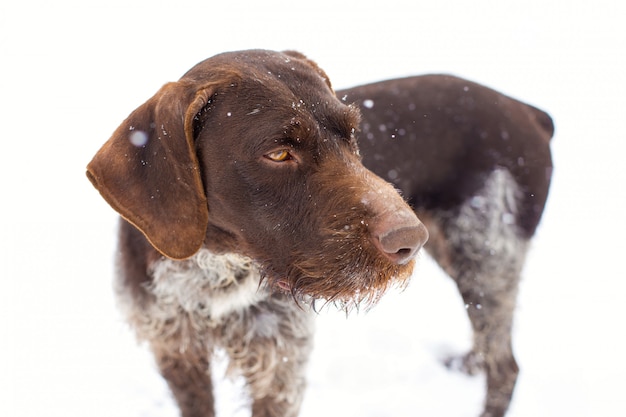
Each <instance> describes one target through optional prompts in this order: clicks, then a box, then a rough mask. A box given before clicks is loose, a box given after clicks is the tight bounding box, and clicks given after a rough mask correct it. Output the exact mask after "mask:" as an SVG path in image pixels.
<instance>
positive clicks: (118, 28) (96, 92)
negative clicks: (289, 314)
mask: <svg viewBox="0 0 626 417" xmlns="http://www.w3.org/2000/svg"><path fill="white" fill-rule="evenodd" d="M170 3H171V4H170ZM624 16H626V6H624V5H623V4H622V3H620V2H617V1H615V0H612V1H610V0H598V1H595V2H583V1H578V0H574V1H569V2H558V1H549V0H548V1H545V0H530V1H524V2H521V1H515V2H514V1H511V2H508V1H506V2H505V1H495V0H475V1H472V2H465V1H449V2H432V1H422V0H417V1H414V2H408V1H396V0H388V1H385V2H382V3H379V4H376V5H373V4H370V3H367V2H364V1H362V0H359V1H356V0H348V1H344V2H339V1H329V0H318V1H316V2H302V3H298V2H293V1H278V0H266V1H264V2H249V3H245V2H237V1H232V2H219V4H218V2H210V1H188V0H179V1H176V2H167V1H120V0H107V1H94V2H84V1H82V2H81V1H72V0H59V1H56V2H50V1H43V0H34V1H30V2H17V1H15V0H13V1H4V2H3V3H2V4H1V5H0V123H1V132H2V150H1V151H0V155H1V156H0V158H1V159H2V162H1V163H0V190H1V195H2V197H1V199H2V200H1V201H2V204H1V207H2V216H1V219H0V265H2V272H0V318H1V320H2V325H0V415H2V416H19V417H22V416H25V417H26V416H27V417H31V416H33V417H34V416H64V417H73V416H85V415H89V416H119V417H139V416H158V417H160V416H163V417H165V416H169V417H172V416H175V415H176V410H175V408H174V406H173V403H172V401H171V399H170V398H169V394H168V392H167V389H166V387H165V385H164V383H163V382H162V381H161V379H160V377H159V376H158V374H157V373H156V372H155V370H154V366H153V364H152V360H151V357H150V356H149V355H148V354H147V353H146V351H145V349H144V348H142V347H137V345H136V344H135V342H134V340H133V337H132V336H131V335H130V333H129V331H128V330H127V328H126V326H125V325H124V324H123V323H122V322H121V320H120V319H119V316H118V314H117V311H116V309H115V306H114V302H113V298H112V294H111V287H110V285H111V284H110V283H111V275H112V252H113V249H114V242H115V221H116V217H115V215H114V213H113V212H112V210H111V209H109V207H108V206H107V205H106V204H105V203H104V201H103V200H101V198H100V197H99V195H98V193H97V192H96V191H95V190H93V189H92V188H91V186H90V184H89V183H88V181H87V180H86V178H85V177H84V167H85V165H86V164H87V162H88V161H89V160H90V158H91V156H92V155H93V154H94V153H95V151H96V150H97V149H98V148H99V147H100V145H101V144H102V143H103V142H104V141H105V140H106V139H108V137H109V135H110V134H111V132H112V131H113V130H114V129H115V128H116V127H117V126H118V124H119V123H120V122H121V121H122V120H123V119H124V118H125V117H126V116H127V115H128V113H129V112H130V111H131V110H133V109H134V108H135V107H137V106H138V105H139V104H141V103H143V101H144V100H146V99H147V98H148V97H149V96H151V95H152V94H153V93H154V92H155V91H156V90H157V89H158V88H159V87H160V86H161V85H162V84H163V83H164V82H166V81H171V80H175V79H177V78H179V77H180V76H181V75H182V74H183V73H184V72H185V71H186V70H187V69H188V68H189V67H191V66H192V65H194V64H195V63H196V62H198V61H200V60H202V59H204V58H206V57H208V56H211V55H214V54H216V53H219V52H223V51H227V50H235V49H247V48H256V47H261V48H267V49H279V50H280V49H298V50H301V51H303V52H305V53H306V54H308V55H309V56H310V57H312V58H314V59H315V60H317V61H318V63H319V64H320V65H321V66H322V67H323V68H324V69H325V70H326V71H327V72H328V73H329V75H330V76H331V79H332V81H333V82H334V85H335V86H336V87H337V88H341V87H348V86H352V85H356V84H360V83H363V82H368V81H374V80H379V79H384V78H391V77H396V76H404V75H410V74H422V73H428V72H447V73H453V74H456V75H460V76H464V77H466V78H470V79H472V80H475V81H478V82H481V83H484V84H487V85H489V86H492V87H494V88H496V89H499V90H500V91H503V92H505V93H507V94H510V95H513V96H515V97H517V98H519V99H522V100H524V101H527V102H530V103H532V104H535V105H537V106H539V107H541V108H543V109H545V110H547V111H548V112H550V114H551V115H552V116H553V117H554V120H555V123H556V127H557V131H556V136H555V138H554V142H553V152H554V160H555V165H556V171H555V176H554V182H553V188H552V193H551V196H550V200H549V202H548V207H547V212H546V215H545V217H544V219H543V222H542V225H541V227H540V230H539V232H538V235H537V238H536V240H535V243H534V246H533V250H532V252H531V254H530V257H529V259H528V262H527V267H526V270H525V273H524V281H523V284H522V287H521V294H520V298H519V308H518V314H517V320H516V327H515V332H514V334H515V350H516V353H517V357H518V362H519V363H520V366H521V369H522V370H521V376H520V379H519V384H518V388H517V391H516V395H515V399H514V402H513V404H512V408H511V412H510V416H511V417H516V416H517V417H526V416H568V417H583V416H591V415H593V416H618V415H626V397H624V395H623V390H624V388H625V387H626V365H624V361H623V355H624V352H626V330H625V329H626V327H625V326H624V319H625V318H626V307H625V306H626V303H625V302H624V299H623V298H624V293H625V292H626V291H625V290H626V280H625V278H626V266H625V264H626V263H625V262H624V261H623V259H622V257H623V256H624V254H623V252H624V250H625V249H626V245H625V244H624V235H625V234H626V222H625V221H624V217H625V215H624V209H623V207H624V206H625V205H626V186H625V185H624V180H626V165H625V164H624V162H623V160H624V154H625V151H626V133H625V130H624V128H623V124H624V118H625V112H626V106H625V105H624V101H625V98H626V83H625V82H624V74H626V53H625V52H626V29H624V25H623V18H624ZM317 327H318V333H317V341H316V349H315V351H314V355H313V358H312V360H311V364H310V368H309V375H310V384H309V389H308V393H307V397H306V400H305V403H304V405H303V409H302V416H304V417H313V416H327V415H328V416H334V415H342V416H346V417H350V416H355V417H357V416H358V417H369V416H372V417H383V416H394V417H404V416H407V417H408V416H417V415H423V416H450V417H460V416H470V417H471V416H476V415H477V414H478V411H479V409H480V406H481V401H482V396H483V385H482V384H483V381H482V379H481V378H480V377H475V378H469V377H466V376H464V375H461V374H458V373H455V372H450V371H448V370H446V369H445V368H444V367H443V366H441V364H440V359H441V358H442V357H446V356H447V355H449V354H454V353H462V352H463V351H464V350H465V349H467V348H468V347H469V345H470V333H469V326H468V323H467V321H466V319H465V315H464V311H463V308H462V304H461V301H460V298H459V297H458V295H457V293H456V291H455V289H454V287H453V285H452V283H451V282H450V281H449V280H448V279H447V278H445V277H444V276H443V275H442V274H441V273H440V272H439V270H438V269H437V268H436V266H434V265H433V264H432V262H431V261H430V260H429V259H428V258H423V259H422V260H421V262H420V266H419V268H418V270H417V271H416V273H415V275H414V277H413V280H412V282H411V284H410V286H409V288H408V289H407V290H406V291H404V292H403V293H398V292H393V293H390V294H389V295H388V296H387V297H386V298H385V299H384V300H383V301H382V302H381V304H380V305H379V306H377V308H375V309H374V310H373V311H371V312H369V313H367V314H360V315H353V316H350V317H349V318H346V317H345V316H344V315H343V314H341V313H339V312H336V311H333V310H330V311H324V312H323V313H322V314H321V315H320V318H319V320H318V325H317ZM216 371H217V372H216V373H218V374H219V373H220V366H219V365H218V366H217V369H216ZM235 385H236V384H235ZM218 399H219V401H220V411H221V414H220V415H221V416H231V415H238V416H239V415H245V413H244V412H243V409H242V402H241V399H240V398H239V397H238V396H237V395H236V390H234V389H233V387H232V386H231V385H226V386H225V387H223V388H222V389H221V390H220V393H219V395H218Z"/></svg>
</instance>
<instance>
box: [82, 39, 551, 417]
mask: <svg viewBox="0 0 626 417" xmlns="http://www.w3.org/2000/svg"><path fill="white" fill-rule="evenodd" d="M334 94H335V93H334V92H333V90H332V88H331V86H330V82H329V81H328V77H327V76H326V74H325V73H324V72H323V71H322V70H321V69H320V68H319V67H318V66H317V65H316V64H315V63H313V62H312V61H310V60H308V59H306V57H304V56H303V55H302V54H299V53H295V52H287V53H277V52H272V51H258V50H257V51H239V52H231V53H225V54H221V55H218V56H215V57H212V58H209V59H208V60H206V61H203V62H201V63H200V64H198V65H196V66H195V67H193V68H192V69H191V70H190V71H189V72H187V74H185V75H184V76H183V77H182V78H181V79H180V80H179V81H178V82H174V83H168V84H166V85H165V86H164V87H163V88H161V89H160V90H159V91H158V92H157V93H156V94H155V95H154V96H153V97H152V98H150V99H149V100H148V101H146V103H144V104H143V105H141V106H140V107H139V108H137V109H136V110H135V111H134V112H133V113H131V115H130V116H129V117H128V118H127V119H126V120H125V121H124V122H123V123H122V124H121V125H120V126H119V127H118V129H117V130H116V131H115V132H114V134H113V136H112V137H111V138H110V139H109V141H107V143H105V144H104V146H103V147H102V148H101V149H100V151H99V152H98V153H97V154H96V156H95V157H94V158H93V160H92V161H91V163H90V164H89V166H88V177H89V179H90V180H91V181H92V183H93V184H94V186H95V187H96V188H97V189H98V190H99V191H100V193H101V194H102V196H103V197H104V198H105V199H106V201H107V202H109V204H111V206H112V207H113V208H115V209H116V210H117V211H118V212H119V213H120V214H121V215H122V217H123V219H124V220H122V222H121V225H120V239H119V252H118V255H119V258H118V267H119V271H118V277H117V293H118V296H119V299H120V304H121V306H122V308H123V310H124V311H125V313H126V316H127V318H128V320H129V322H130V323H131V324H132V325H133V327H134V328H135V330H136V332H137V334H138V336H139V338H140V339H142V340H147V341H148V342H149V344H150V347H151V348H152V350H153V352H154V356H155V358H156V361H157V364H158V366H159V369H160V371H161V374H162V375H163V377H164V378H165V379H166V381H167V382H168V384H169V386H170V388H171V390H172V393H173V394H174V397H175V398H176V400H177V402H178V405H179V407H180V410H181V413H182V415H183V416H184V417H212V416H214V412H215V411H214V408H213V405H214V399H213V391H212V379H211V376H210V375H209V369H210V366H209V365H210V362H211V360H212V354H213V352H214V351H215V349H216V348H220V349H223V350H225V352H226V353H227V355H228V359H229V360H230V368H229V369H230V371H231V372H237V373H239V374H241V375H242V376H243V377H244V378H245V379H246V381H247V383H248V384H247V387H248V390H249V393H250V398H251V400H252V403H251V408H252V414H253V416H254V417H294V416H296V415H297V413H298V409H299V405H300V402H301V400H302V395H303V392H304V385H305V380H304V373H305V364H306V361H307V358H308V355H309V352H310V349H311V337H312V326H311V313H310V311H309V310H308V307H307V306H308V305H309V303H308V301H311V300H314V299H323V300H326V301H332V302H336V303H337V304H339V305H341V306H342V307H344V308H346V309H350V308H352V307H355V306H358V305H360V304H364V305H367V306H370V305H372V304H373V303H375V302H376V301H378V299H379V298H380V297H381V296H382V294H383V293H384V292H385V290H386V289H387V288H389V287H390V286H392V285H400V286H401V285H404V284H405V283H406V280H407V279H408V277H409V276H410V274H411V271H412V267H413V262H414V261H413V259H414V257H415V256H416V254H417V252H418V251H419V250H420V249H421V247H422V245H424V243H425V242H426V240H427V239H428V232H427V231H426V229H425V227H424V225H423V224H422V223H421V222H420V220H419V219H418V218H417V217H416V215H415V213H414V212H413V210H414V211H415V212H416V213H418V214H419V215H420V217H422V219H423V220H424V221H425V222H426V223H427V224H428V227H429V228H430V234H431V241H430V243H429V244H428V245H427V247H426V249H427V250H428V251H429V252H430V253H431V254H433V256H434V258H435V259H436V260H437V261H438V262H439V264H440V265H442V267H443V268H444V269H445V270H446V272H448V274H450V276H451V277H452V278H453V279H454V280H455V281H456V283H457V285H458V288H459V290H460V292H461V294H462V296H463V299H464V300H465V303H466V305H467V311H468V314H469V317H470V320H471V322H472V326H473V329H474V345H473V349H472V351H471V352H470V353H469V354H468V355H467V356H465V357H464V358H463V359H462V360H461V361H460V364H461V367H462V368H463V369H465V370H466V371H468V372H474V371H476V370H479V369H480V370H484V371H485V372H486V374H487V395H486V400H485V408H484V412H483V417H502V416H503V415H504V414H505V412H506V410H507V408H508V404H509V402H510V400H511V396H512V394H513V388H514V385H515V381H516V378H517V374H518V368H517V364H516V362H515V359H514V357H513V353H512V349H511V326H512V322H513V310H514V308H515V297H516V293H517V285H518V282H519V278H520V271H521V268H522V265H523V261H524V257H525V254H526V251H527V248H528V242H529V240H530V238H531V237H532V236H533V234H534V233H535V230H536V227H537V225H538V223H539V220H540V218H541V214H542V212H543V208H544V205H545V202H546V199H547V195H548V189H549V184H550V174H551V171H552V163H551V156H550V149H549V140H550V137H551V136H552V134H553V131H554V126H553V125H552V121H551V119H550V117H549V116H548V115H547V114H546V113H544V112H542V111H540V110H538V109H536V108H534V107H532V106H528V105H526V104H524V103H521V102H519V101H516V100H513V99H511V98H509V97H506V96H504V95H502V94H500V93H498V92H496V91H493V90H490V89H488V88H486V87H483V86H480V85H477V84H473V83H470V82H469V81H466V80H462V79H458V78H455V77H449V76H437V75H433V76H424V77H410V78H406V79H398V80H389V81H384V82H380V83H375V84H371V85H366V86H360V87H355V88H353V89H349V90H344V91H339V92H337V93H336V94H337V96H338V97H341V100H339V99H337V97H335V95H334ZM345 101H347V103H344V102H345ZM350 103H353V104H350ZM359 105H361V108H360V111H359V109H358V106H359ZM361 115H362V119H363V124H362V127H363V138H364V140H362V141H361V142H360V143H358V144H357V137H356V135H357V133H356V132H358V130H359V129H358V128H359V122H360V120H361V118H360V116H361ZM376 127H378V128H376ZM138 133H139V134H140V135H141V139H142V140H141V141H138V140H137V137H136V135H137V134H138ZM129 139H130V140H129ZM359 149H360V152H359ZM370 170H371V171H370ZM383 178H388V179H389V180H390V181H391V182H392V183H394V185H395V187H398V188H399V189H400V190H401V191H402V194H403V197H404V198H406V199H407V200H408V201H409V202H410V203H411V205H412V208H411V207H409V206H408V205H407V203H406V202H405V200H404V199H403V197H401V196H400V195H399V194H398V192H397V190H396V189H395V188H394V186H392V185H391V184H389V183H387V182H386V181H385V180H383ZM412 209H413V210H412ZM294 298H295V299H296V301H307V302H294ZM453 362H454V361H450V364H453Z"/></svg>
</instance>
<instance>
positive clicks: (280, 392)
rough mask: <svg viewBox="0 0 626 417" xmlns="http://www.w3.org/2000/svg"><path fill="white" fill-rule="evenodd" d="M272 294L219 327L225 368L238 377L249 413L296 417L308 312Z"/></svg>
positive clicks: (309, 337) (285, 297)
mask: <svg viewBox="0 0 626 417" xmlns="http://www.w3.org/2000/svg"><path fill="white" fill-rule="evenodd" d="M307 310H308V307H307V306H305V305H302V306H299V305H298V304H297V303H296V302H295V301H294V300H293V298H292V297H291V295H285V294H273V295H270V296H269V297H268V298H267V299H266V300H264V301H262V302H260V303H258V304H255V305H254V306H251V307H250V308H249V309H247V310H246V311H245V312H242V313H240V314H236V315H233V317H231V320H235V321H233V322H230V323H227V324H226V325H225V326H224V329H225V331H226V332H227V334H225V335H224V336H225V337H226V340H228V341H229V346H226V351H227V352H228V356H229V358H230V366H229V369H230V370H232V371H234V372H237V373H240V374H242V375H243V377H244V378H245V380H246V382H247V386H248V389H249V393H250V397H251V399H252V416H253V417H295V416H297V415H298V413H299V410H300V405H301V403H302V398H303V395H304V391H305V387H306V381H305V376H306V375H305V374H306V369H305V368H306V364H307V362H308V358H309V354H310V352H311V345H312V337H313V320H312V318H313V317H312V313H311V312H310V311H307Z"/></svg>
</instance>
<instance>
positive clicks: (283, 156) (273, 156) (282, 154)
mask: <svg viewBox="0 0 626 417" xmlns="http://www.w3.org/2000/svg"><path fill="white" fill-rule="evenodd" d="M265 157H266V158H267V159H269V160H271V161H274V162H284V161H288V160H290V159H292V156H291V154H290V153H289V152H288V151H286V150H284V149H282V150H280V151H276V152H270V153H268V154H266V155H265Z"/></svg>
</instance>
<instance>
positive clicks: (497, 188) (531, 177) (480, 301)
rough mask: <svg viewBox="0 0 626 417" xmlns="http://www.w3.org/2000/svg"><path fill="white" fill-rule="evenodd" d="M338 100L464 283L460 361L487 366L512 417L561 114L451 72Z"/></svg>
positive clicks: (492, 389)
mask: <svg viewBox="0 0 626 417" xmlns="http://www.w3.org/2000/svg"><path fill="white" fill-rule="evenodd" d="M337 95H338V97H341V98H342V99H343V100H344V101H346V102H349V103H353V102H354V103H356V104H358V105H359V106H360V107H361V113H362V119H363V122H362V124H361V129H362V133H361V134H360V138H359V147H360V150H361V154H362V156H363V164H364V165H365V166H366V167H368V168H369V169H371V170H372V171H374V172H375V173H376V174H378V175H380V176H381V177H383V178H385V179H387V180H389V181H391V182H393V183H394V184H395V185H396V186H397V187H398V188H399V189H400V190H402V193H403V195H404V197H405V198H407V199H408V201H409V203H410V204H411V206H412V207H413V208H414V209H415V211H416V213H417V214H418V216H419V217H420V219H421V220H422V221H424V223H425V224H426V226H427V228H428V230H429V232H430V240H429V242H428V244H427V245H426V247H425V249H426V250H427V251H428V252H429V253H430V254H431V255H432V256H433V257H434V258H435V260H436V261H437V262H438V263H439V265H441V266H442V267H443V269H444V270H445V271H446V272H447V273H448V274H449V275H450V276H451V277H452V278H453V279H454V280H455V282H456V283H457V286H458V288H459V291H460V293H461V295H462V297H463V300H464V301H465V305H466V308H467V312H468V315H469V318H470V321H471V324H472V327H473V330H474V346H473V349H472V351H471V352H470V353H469V354H468V355H467V356H465V357H464V358H462V360H461V361H460V366H461V367H462V368H463V369H464V370H465V371H467V372H469V373H474V372H476V371H478V370H485V371H486V374H487V396H486V401H485V410H484V412H483V414H482V415H483V416H484V417H487V416H490V417H494V416H503V415H504V414H505V412H506V410H507V408H508V406H509V403H510V400H511V396H512V393H513V388H514V386H515V382H516V379H517V374H518V367H517V364H516V361H515V358H514V357H513V353H512V348H511V326H512V323H513V313H514V309H515V300H516V296H517V289H518V282H519V279H520V272H521V269H522V266H523V264H524V259H525V256H526V251H527V249H528V242H529V240H530V238H531V237H532V236H533V235H534V233H535V230H536V228H537V225H538V223H539V220H540V218H541V215H542V213H543V209H544V205H545V202H546V198H547V195H548V189H549V186H550V178H551V173H552V161H551V156H550V148H549V142H550V138H551V137H552V134H553V132H554V126H553V124H552V120H551V119H550V117H549V116H548V115H547V114H546V113H544V112H543V111H541V110H538V109H536V108H534V107H532V106H529V105H527V104H524V103H521V102H519V101H517V100H514V99H511V98H509V97H506V96H504V95H502V94H500V93H498V92H496V91H493V90H491V89H489V88H486V87H483V86H481V85H478V84H475V83H472V82H470V81H467V80H463V79H460V78H456V77H451V76H445V75H428V76H420V77H411V78H404V79H397V80H389V81H383V82H380V83H375V84H371V85H366V86H360V87H355V88H352V89H348V90H344V91H339V92H338V93H337ZM454 362H456V361H450V362H449V364H451V365H452V364H454Z"/></svg>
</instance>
